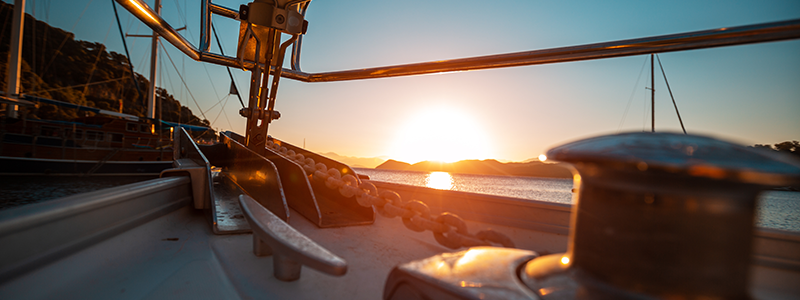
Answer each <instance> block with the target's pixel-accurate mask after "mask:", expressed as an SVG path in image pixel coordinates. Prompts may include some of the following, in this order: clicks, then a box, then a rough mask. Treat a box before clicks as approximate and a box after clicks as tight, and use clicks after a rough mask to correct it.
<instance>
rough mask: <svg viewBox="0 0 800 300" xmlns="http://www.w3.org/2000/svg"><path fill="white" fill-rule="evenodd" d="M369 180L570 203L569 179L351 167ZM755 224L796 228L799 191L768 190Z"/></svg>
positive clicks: (799, 214)
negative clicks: (367, 176)
mask: <svg viewBox="0 0 800 300" xmlns="http://www.w3.org/2000/svg"><path fill="white" fill-rule="evenodd" d="M355 170H356V172H358V173H361V174H366V175H369V177H370V179H371V180H376V181H385V182H392V183H401V184H408V185H415V186H426V187H431V188H438V189H446V190H454V191H462V192H471V193H479V194H489V195H497V196H506V197H514V198H521V199H531V200H540V201H548V202H558V203H568V204H571V203H572V188H573V186H572V179H553V178H538V177H515V176H491V175H470V174H448V173H445V172H432V173H426V172H413V171H393V170H377V169H361V168H357V169H355ZM756 214H757V216H758V219H757V220H756V226H759V227H767V228H775V229H783V230H792V231H800V192H788V191H768V192H764V193H762V194H761V196H760V197H759V199H758V204H757V207H756Z"/></svg>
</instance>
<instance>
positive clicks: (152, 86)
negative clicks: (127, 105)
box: [146, 0, 161, 119]
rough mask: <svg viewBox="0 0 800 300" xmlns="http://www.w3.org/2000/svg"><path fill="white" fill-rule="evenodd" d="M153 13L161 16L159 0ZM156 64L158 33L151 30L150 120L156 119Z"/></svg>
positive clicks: (148, 114)
mask: <svg viewBox="0 0 800 300" xmlns="http://www.w3.org/2000/svg"><path fill="white" fill-rule="evenodd" d="M155 1H156V2H155V7H154V9H155V11H156V14H157V15H161V0H155ZM157 64H158V33H156V31H155V30H153V41H152V43H151V45H150V90H149V91H148V94H147V115H146V117H148V118H150V119H155V118H156V106H155V103H156V75H157V72H156V65H157Z"/></svg>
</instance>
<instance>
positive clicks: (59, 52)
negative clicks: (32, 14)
mask: <svg viewBox="0 0 800 300" xmlns="http://www.w3.org/2000/svg"><path fill="white" fill-rule="evenodd" d="M92 1H93V0H89V3H86V7H84V8H83V11H82V12H81V14H80V16H78V19H77V20H75V24H73V25H72V28H71V29H70V30H69V32H74V31H75V27H77V26H78V22H80V21H81V18H83V15H84V14H85V13H86V10H87V9H89V5H91V4H92ZM115 8H116V7H115ZM69 37H70V35H69V34H67V35H65V36H64V40H63V41H61V45H59V46H58V48H56V51H55V52H54V53H55V54H54V55H53V58H51V59H50V62H49V63H47V66H45V67H44V71H42V74H47V69H49V68H50V66H51V65H53V62H54V61H55V60H56V58H57V57H58V55H59V54H61V48H63V47H64V45H65V44H66V43H67V40H68V39H69Z"/></svg>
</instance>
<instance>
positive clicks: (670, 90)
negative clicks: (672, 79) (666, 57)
mask: <svg viewBox="0 0 800 300" xmlns="http://www.w3.org/2000/svg"><path fill="white" fill-rule="evenodd" d="M656 59H658V66H659V67H661V74H663V75H664V82H666V83H667V90H668V91H669V96H670V98H672V105H674V106H675V113H676V114H678V121H679V122H680V123H681V129H683V134H687V133H686V127H683V120H682V119H681V112H679V111H678V104H677V103H675V97H674V96H672V89H671V88H670V87H669V80H667V73H665V72H664V66H663V65H661V58H660V57H658V54H656Z"/></svg>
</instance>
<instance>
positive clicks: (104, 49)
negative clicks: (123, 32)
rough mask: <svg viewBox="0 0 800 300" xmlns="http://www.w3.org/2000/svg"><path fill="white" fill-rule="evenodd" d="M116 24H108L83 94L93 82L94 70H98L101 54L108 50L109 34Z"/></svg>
mask: <svg viewBox="0 0 800 300" xmlns="http://www.w3.org/2000/svg"><path fill="white" fill-rule="evenodd" d="M113 25H114V24H113V23H112V24H108V30H107V31H106V37H104V38H103V42H102V43H101V44H100V48H97V49H98V50H97V57H95V59H94V64H93V65H92V71H91V72H89V80H87V81H86V84H85V85H84V86H83V94H84V95H86V89H87V88H88V87H89V82H92V77H94V71H96V70H97V63H98V62H99V61H100V56H102V55H103V52H105V51H106V45H105V44H106V40H107V39H108V34H109V33H110V32H111V27H112V26H113Z"/></svg>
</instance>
